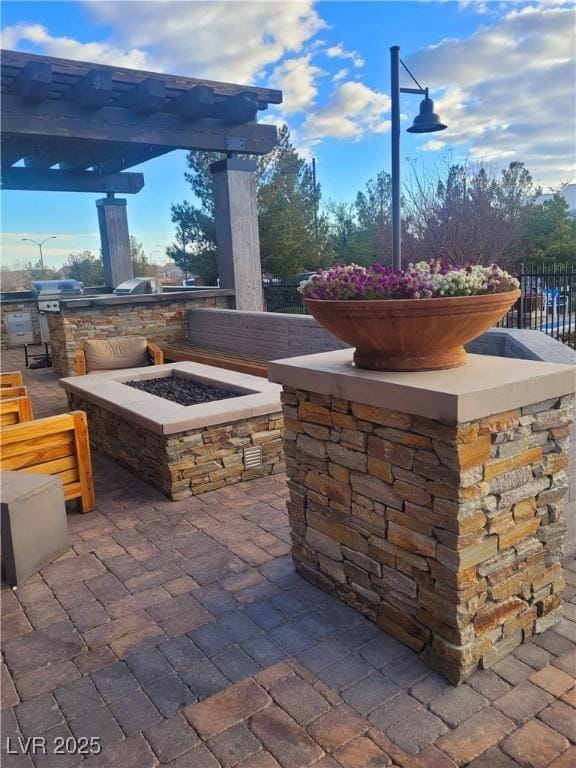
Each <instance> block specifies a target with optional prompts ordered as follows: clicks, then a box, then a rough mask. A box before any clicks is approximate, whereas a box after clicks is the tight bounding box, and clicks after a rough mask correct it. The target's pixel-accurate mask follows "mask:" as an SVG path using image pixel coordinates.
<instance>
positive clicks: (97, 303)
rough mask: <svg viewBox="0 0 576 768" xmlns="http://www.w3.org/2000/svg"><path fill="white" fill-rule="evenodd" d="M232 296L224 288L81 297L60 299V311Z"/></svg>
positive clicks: (231, 292) (229, 291) (232, 292)
mask: <svg viewBox="0 0 576 768" xmlns="http://www.w3.org/2000/svg"><path fill="white" fill-rule="evenodd" d="M230 296H234V291H232V290H228V289H225V288H218V289H214V288H212V289H208V290H206V291H203V290H198V291H174V292H170V293H142V294H136V295H133V296H109V295H108V296H107V295H103V296H83V297H82V298H81V299H62V300H61V301H60V307H61V309H65V310H67V311H71V312H74V311H76V310H83V309H85V308H86V307H114V306H122V305H126V304H127V305H132V304H161V305H163V304H170V303H171V302H175V301H185V302H191V303H192V302H195V301H197V300H198V299H210V298H221V297H230Z"/></svg>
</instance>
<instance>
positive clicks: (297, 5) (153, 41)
mask: <svg viewBox="0 0 576 768" xmlns="http://www.w3.org/2000/svg"><path fill="white" fill-rule="evenodd" d="M89 7H90V9H91V11H92V13H93V14H94V15H95V16H96V17H97V19H98V20H99V21H100V22H103V23H105V24H107V25H110V26H111V27H112V30H113V32H112V38H111V40H112V42H114V41H115V40H116V39H118V40H122V41H123V42H125V43H127V44H128V45H129V46H131V47H134V48H137V49H144V50H150V51H152V52H153V55H154V60H155V62H156V66H157V67H159V68H160V69H162V70H163V71H169V72H174V73H177V74H183V75H184V74H185V75H188V76H190V77H200V78H208V79H215V80H225V81H229V82H237V83H246V84H249V83H252V82H254V80H255V79H257V78H258V77H260V76H262V75H263V73H264V70H265V68H266V67H268V66H270V65H273V64H276V63H277V62H278V61H280V59H281V58H282V57H283V56H285V55H286V54H290V53H298V52H300V51H301V50H302V47H303V46H304V44H305V43H306V42H307V41H309V40H310V39H311V38H312V37H313V36H314V35H315V34H316V33H317V32H319V31H320V30H322V29H324V28H325V27H326V26H327V25H326V23H325V22H324V21H323V20H322V18H321V17H320V16H319V14H318V13H317V12H316V10H315V9H314V3H313V0H289V1H288V0H287V1H286V2H243V1H241V2H204V1H202V2H172V1H171V0H161V1H159V0H157V1H156V2H114V1H112V2H110V1H109V0H98V1H95V2H90V3H89Z"/></svg>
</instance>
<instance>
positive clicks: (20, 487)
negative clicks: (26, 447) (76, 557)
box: [0, 471, 68, 586]
mask: <svg viewBox="0 0 576 768" xmlns="http://www.w3.org/2000/svg"><path fill="white" fill-rule="evenodd" d="M0 483H1V491H2V504H1V519H0V532H1V534H2V575H3V577H4V579H5V581H6V582H7V583H8V584H10V585H12V586H16V585H18V584H21V583H22V582H23V581H24V580H25V579H27V578H28V577H29V576H32V575H33V574H35V573H36V572H37V571H38V569H39V568H41V567H42V566H43V565H46V564H47V563H50V562H51V561H52V560H55V559H56V558H57V557H59V556H60V555H62V554H63V553H64V552H66V551H67V550H68V527H67V524H66V505H65V503H64V491H63V489H62V482H61V481H60V479H59V478H57V477H51V476H50V475H35V474H32V473H30V472H12V471H6V472H1V473H0Z"/></svg>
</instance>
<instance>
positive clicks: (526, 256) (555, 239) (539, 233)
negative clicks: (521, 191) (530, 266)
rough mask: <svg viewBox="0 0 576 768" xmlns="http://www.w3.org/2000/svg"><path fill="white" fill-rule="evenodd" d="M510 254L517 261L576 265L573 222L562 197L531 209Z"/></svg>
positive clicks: (575, 232) (575, 234) (553, 198)
mask: <svg viewBox="0 0 576 768" xmlns="http://www.w3.org/2000/svg"><path fill="white" fill-rule="evenodd" d="M511 252H513V254H514V257H515V259H516V260H517V261H519V262H521V261H524V262H530V261H543V260H544V261H549V262H556V263H569V264H576V220H575V219H573V218H571V217H570V215H569V212H568V204H567V203H566V201H565V200H564V198H563V197H562V196H561V195H559V194H555V195H554V196H553V197H552V199H550V200H546V201H545V202H544V203H542V204H541V205H531V206H530V210H529V212H528V215H527V217H526V219H525V221H524V224H523V227H522V230H521V232H520V233H519V236H518V238H517V240H516V241H515V242H514V243H513V245H512V247H511Z"/></svg>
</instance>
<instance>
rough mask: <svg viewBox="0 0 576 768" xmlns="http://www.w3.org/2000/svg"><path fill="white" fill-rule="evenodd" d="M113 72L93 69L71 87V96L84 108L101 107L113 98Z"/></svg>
mask: <svg viewBox="0 0 576 768" xmlns="http://www.w3.org/2000/svg"><path fill="white" fill-rule="evenodd" d="M112 95H113V91H112V73H111V72H110V71H109V70H106V69H91V70H89V71H88V72H86V74H85V75H84V76H83V77H82V78H81V79H80V80H78V81H77V82H76V83H75V84H74V85H73V86H72V87H71V89H70V98H71V99H72V100H73V101H77V102H78V103H79V104H80V105H81V106H82V107H83V108H84V109H100V108H101V107H103V106H104V105H105V104H108V102H109V101H110V100H111V99H112Z"/></svg>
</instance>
